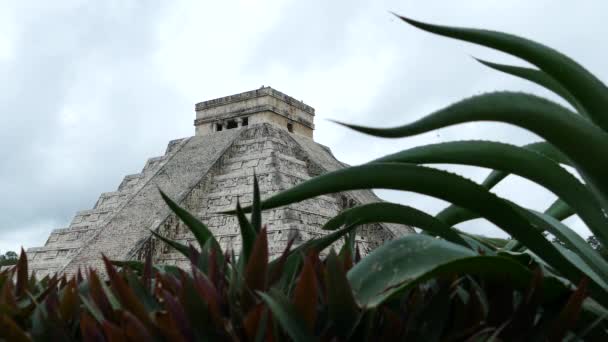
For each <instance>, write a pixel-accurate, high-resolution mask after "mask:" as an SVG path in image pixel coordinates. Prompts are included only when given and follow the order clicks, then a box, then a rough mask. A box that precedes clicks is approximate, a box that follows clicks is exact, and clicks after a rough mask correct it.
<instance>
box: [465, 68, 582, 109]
mask: <svg viewBox="0 0 608 342" xmlns="http://www.w3.org/2000/svg"><path fill="white" fill-rule="evenodd" d="M475 60H476V61H478V62H479V63H481V64H483V65H485V66H487V67H489V68H492V69H494V70H498V71H502V72H504V73H506V74H509V75H513V76H516V77H520V78H523V79H525V80H528V81H530V82H533V83H536V84H538V85H540V86H541V87H543V88H546V89H548V90H550V91H552V92H554V93H555V94H557V95H559V96H560V97H561V98H563V99H564V100H566V101H568V103H570V105H572V107H574V108H575V109H576V111H577V112H578V113H580V114H581V115H583V116H586V117H588V114H587V112H586V111H585V109H584V108H583V106H581V104H580V103H578V101H577V100H576V98H574V96H572V94H570V92H569V91H568V90H567V89H566V88H564V87H562V85H561V84H559V82H557V81H556V80H555V79H554V78H553V77H551V76H549V75H548V74H547V73H545V72H543V71H541V70H538V69H532V68H525V67H519V66H513V65H506V64H498V63H492V62H488V61H484V60H483V59H479V58H475Z"/></svg>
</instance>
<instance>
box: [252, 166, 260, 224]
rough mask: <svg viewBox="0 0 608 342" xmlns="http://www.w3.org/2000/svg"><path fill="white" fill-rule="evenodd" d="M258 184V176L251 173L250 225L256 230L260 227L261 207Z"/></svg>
mask: <svg viewBox="0 0 608 342" xmlns="http://www.w3.org/2000/svg"><path fill="white" fill-rule="evenodd" d="M260 203H262V201H261V200H260V186H259V185H258V177H256V175H255V174H254V175H253V203H252V205H251V207H252V210H251V225H252V226H253V229H254V230H255V231H256V232H259V231H260V230H261V229H262V208H261V207H260Z"/></svg>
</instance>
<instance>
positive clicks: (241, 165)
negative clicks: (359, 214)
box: [27, 87, 414, 276]
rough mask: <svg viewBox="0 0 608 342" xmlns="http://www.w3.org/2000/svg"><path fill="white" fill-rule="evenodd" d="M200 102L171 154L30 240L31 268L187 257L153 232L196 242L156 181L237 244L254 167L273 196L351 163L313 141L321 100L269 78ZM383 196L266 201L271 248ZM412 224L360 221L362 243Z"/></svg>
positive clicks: (71, 268)
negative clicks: (304, 97)
mask: <svg viewBox="0 0 608 342" xmlns="http://www.w3.org/2000/svg"><path fill="white" fill-rule="evenodd" d="M195 111H196V119H195V121H194V126H195V132H196V133H195V135H194V136H192V137H188V138H183V139H177V140H173V141H171V142H169V144H168V146H167V149H166V152H165V154H164V155H162V156H159V157H154V158H150V159H148V161H147V162H146V163H145V165H144V167H143V169H142V171H141V172H140V173H137V174H132V175H127V176H125V177H124V178H123V180H122V181H121V182H120V185H119V186H118V188H117V189H116V190H114V191H111V192H105V193H102V194H101V196H100V197H99V199H98V200H97V203H96V204H95V206H94V207H93V208H91V209H87V210H82V211H79V212H77V213H76V215H75V216H74V218H73V220H72V221H71V223H70V224H69V226H68V227H65V228H59V229H55V230H53V231H52V232H51V234H50V236H49V238H48V240H47V241H46V243H45V245H44V246H42V247H34V248H30V249H28V251H27V252H28V258H29V262H30V269H31V270H33V271H35V272H36V273H37V274H38V275H40V276H42V275H45V274H51V273H55V272H60V273H67V274H74V273H75V272H77V271H78V269H87V268H89V267H90V268H97V269H102V268H103V267H102V266H103V264H102V259H101V255H102V254H104V255H106V256H107V257H109V258H110V259H112V260H142V259H143V258H144V257H145V255H147V254H148V253H151V254H152V257H153V260H154V262H156V263H164V264H171V265H178V266H183V267H188V261H187V260H186V259H185V258H184V257H183V256H182V255H180V254H179V253H177V252H176V251H175V250H173V249H171V248H170V247H169V246H167V245H166V244H164V243H162V242H161V241H159V240H157V239H156V238H154V236H153V235H152V234H151V232H150V230H154V231H156V232H158V233H160V234H162V235H164V236H166V237H168V238H171V239H174V240H176V241H179V242H181V243H183V244H190V243H192V244H193V245H196V242H195V241H194V237H193V236H192V234H191V233H190V232H189V230H188V229H187V227H185V225H184V224H183V223H182V222H181V221H180V220H179V219H178V218H177V217H176V215H175V214H173V213H172V212H171V211H170V210H169V208H168V207H167V206H166V204H165V203H164V201H163V200H162V199H161V197H160V195H159V192H158V188H160V189H162V190H163V191H165V193H167V194H168V195H169V196H170V197H171V198H173V199H174V200H175V201H176V202H178V203H179V204H180V205H181V206H182V207H184V208H186V209H187V210H188V211H190V212H191V213H193V214H194V215H196V216H197V217H199V218H200V219H201V220H202V221H203V222H204V223H205V224H206V225H207V226H208V227H209V229H210V230H211V231H212V232H213V233H214V235H215V236H216V238H217V240H218V241H219V243H220V245H221V246H222V248H223V249H225V250H228V249H232V250H234V251H235V252H237V253H238V251H239V250H240V246H241V241H240V234H239V226H238V222H237V219H236V218H235V217H234V216H231V215H226V214H223V212H226V211H227V210H231V209H234V208H235V206H236V203H237V199H239V200H240V202H241V203H242V204H243V205H247V204H250V203H251V199H252V189H253V185H252V184H253V175H254V173H255V174H256V175H257V177H258V182H259V185H260V192H261V194H262V197H263V198H266V197H268V196H270V195H271V194H273V193H276V192H279V191H282V190H285V189H288V188H290V187H292V186H294V185H296V184H298V183H301V182H303V181H305V180H307V179H310V178H312V177H315V176H317V175H320V174H323V173H325V172H329V171H334V170H337V169H340V168H343V167H345V166H347V165H346V164H343V163H341V162H340V161H338V160H336V158H335V157H334V156H333V155H332V153H331V151H330V149H329V148H327V147H325V146H323V145H320V144H318V143H316V142H315V141H313V139H312V138H313V130H314V116H315V110H314V109H313V108H312V107H310V106H308V105H306V104H304V103H303V102H302V101H298V100H296V99H294V98H292V97H290V96H287V95H285V94H283V93H281V92H279V91H277V90H275V89H272V88H270V87H262V88H260V89H257V90H252V91H248V92H244V93H240V94H236V95H231V96H226V97H222V98H218V99H214V100H209V101H205V102H201V103H198V104H196V106H195ZM101 157H103V158H108V157H107V156H100V158H101ZM377 201H380V200H379V199H378V198H377V197H376V196H375V195H374V194H373V192H371V191H368V190H362V191H349V192H345V193H337V194H332V195H325V196H319V197H316V198H313V199H309V200H306V201H302V202H299V203H295V204H291V205H288V206H284V207H280V208H275V209H271V210H267V211H264V213H263V216H262V218H263V221H264V223H265V224H266V225H267V228H268V242H269V250H270V253H271V255H277V254H279V253H280V252H281V251H282V250H283V249H284V248H285V245H286V243H287V241H288V240H289V238H294V239H295V245H297V244H299V243H302V242H303V241H306V240H308V239H311V238H315V237H319V236H321V235H323V234H326V232H325V231H323V230H322V229H321V227H322V226H323V224H324V223H325V222H327V220H328V219H330V218H331V217H333V216H335V215H336V214H338V213H339V212H340V211H342V210H344V209H346V208H350V207H352V206H356V205H360V204H365V203H371V202H377ZM413 232H414V231H413V229H411V228H410V227H407V226H402V225H393V224H369V225H365V226H363V227H362V228H360V229H359V230H358V231H357V236H356V243H357V245H358V247H359V248H360V251H361V253H362V254H367V253H369V251H371V250H372V249H373V248H375V247H377V246H378V245H380V244H381V243H383V242H384V241H386V240H389V239H392V238H394V237H396V236H400V235H403V234H409V233H413ZM336 247H338V246H336Z"/></svg>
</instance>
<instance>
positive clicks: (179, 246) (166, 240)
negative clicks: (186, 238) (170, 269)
mask: <svg viewBox="0 0 608 342" xmlns="http://www.w3.org/2000/svg"><path fill="white" fill-rule="evenodd" d="M150 232H151V233H152V235H154V236H155V237H156V238H158V239H159V240H161V241H162V242H164V243H166V244H168V245H169V246H171V247H172V248H174V249H175V250H177V251H178V252H180V253H181V254H182V255H183V256H185V257H186V258H189V257H190V248H189V247H188V246H186V245H184V244H182V243H179V242H177V241H173V240H171V239H169V238H166V237H164V236H162V235H160V234H159V233H157V232H155V231H153V230H150Z"/></svg>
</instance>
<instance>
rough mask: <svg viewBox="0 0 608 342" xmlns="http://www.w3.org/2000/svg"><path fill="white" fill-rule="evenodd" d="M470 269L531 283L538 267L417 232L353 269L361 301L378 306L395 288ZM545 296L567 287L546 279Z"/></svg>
mask: <svg viewBox="0 0 608 342" xmlns="http://www.w3.org/2000/svg"><path fill="white" fill-rule="evenodd" d="M458 273H466V274H470V275H479V276H483V277H496V278H499V279H504V277H508V279H509V281H510V283H511V284H512V285H513V286H515V287H519V288H526V287H527V286H528V285H529V283H530V279H531V277H532V272H531V271H530V270H528V269H527V268H526V267H525V266H523V265H521V264H520V263H518V262H517V261H515V260H513V259H509V258H504V257H498V256H478V255H476V254H475V253H474V252H473V251H471V250H469V249H467V248H464V247H462V246H460V245H456V244H454V243H451V242H448V241H445V240H441V239H435V238H432V237H429V236H425V235H419V234H412V235H407V236H404V237H402V238H400V239H397V240H392V241H389V242H387V243H385V244H384V245H382V246H380V247H378V248H377V249H375V250H374V251H372V253H371V254H369V255H368V256H367V257H365V258H364V259H363V260H361V261H360V262H359V263H358V264H357V265H355V266H354V267H353V268H352V269H351V270H350V271H349V272H348V279H349V282H350V284H351V286H352V288H353V292H354V294H355V298H356V300H357V302H358V303H359V304H360V305H361V306H364V307H367V308H373V307H376V306H378V305H380V304H382V303H383V302H384V301H385V300H387V299H388V298H390V297H391V296H392V295H394V294H395V293H398V292H401V291H405V290H407V289H410V288H412V287H413V286H416V285H418V284H420V283H421V282H423V281H425V280H427V279H430V278H434V277H437V276H441V275H446V274H452V275H453V274H458ZM543 286H544V288H543V292H542V293H543V296H544V298H545V299H546V300H548V301H550V300H553V299H555V298H557V297H559V296H561V295H562V294H563V293H565V292H566V291H567V288H566V287H565V285H564V284H562V283H561V282H560V281H558V280H557V279H554V278H546V279H545V281H544V282H543Z"/></svg>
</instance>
